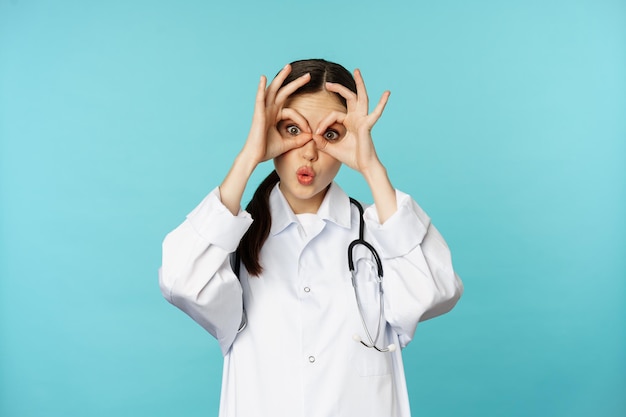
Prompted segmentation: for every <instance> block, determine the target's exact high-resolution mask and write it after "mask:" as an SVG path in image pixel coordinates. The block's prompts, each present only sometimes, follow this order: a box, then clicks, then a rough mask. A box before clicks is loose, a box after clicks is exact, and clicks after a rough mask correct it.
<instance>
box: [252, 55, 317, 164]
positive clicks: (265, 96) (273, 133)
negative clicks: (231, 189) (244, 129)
mask: <svg viewBox="0 0 626 417" xmlns="http://www.w3.org/2000/svg"><path fill="white" fill-rule="evenodd" d="M290 71H291V67H290V66H289V65H287V66H285V67H284V68H283V69H282V70H281V71H280V72H279V73H278V75H277V76H276V78H274V80H273V81H272V82H271V83H270V85H269V87H267V88H266V87H265V85H266V82H267V79H266V78H265V76H261V80H260V81H259V86H258V88H257V93H256V101H255V105H254V115H253V117H252V126H251V128H250V133H249V134H248V139H247V140H246V143H245V145H244V148H243V150H242V155H245V156H247V157H249V158H250V159H251V161H252V162H253V163H254V164H258V163H260V162H263V161H267V160H269V159H272V158H275V157H277V156H279V155H281V154H283V153H285V152H287V151H289V150H291V149H294V148H297V147H299V146H302V145H303V144H304V143H306V142H307V141H308V140H310V135H302V134H301V133H310V132H311V130H310V128H309V125H308V123H307V122H306V120H304V118H302V116H301V115H299V114H298V113H297V112H294V111H292V110H290V109H285V108H283V105H284V104H285V101H286V100H287V98H288V97H289V96H290V95H291V94H292V93H293V92H294V91H296V90H297V89H298V88H300V87H302V86H303V85H305V84H306V83H308V82H309V80H310V78H311V77H310V75H309V74H305V75H303V76H301V77H300V78H297V79H295V80H294V81H292V82H290V83H289V84H287V85H286V86H284V87H283V88H280V86H281V85H282V83H283V82H284V81H285V78H287V76H288V75H289V72H290ZM287 119H288V120H292V121H293V122H294V125H295V127H297V129H298V134H294V135H290V136H289V138H288V140H285V139H284V138H283V136H281V134H280V133H279V132H278V130H277V124H278V123H279V122H280V121H281V120H287Z"/></svg>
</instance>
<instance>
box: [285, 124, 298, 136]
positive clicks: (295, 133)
mask: <svg viewBox="0 0 626 417" xmlns="http://www.w3.org/2000/svg"><path fill="white" fill-rule="evenodd" d="M287 133H289V134H290V135H291V136H298V135H299V134H300V133H302V131H301V130H300V128H299V127H298V126H296V125H290V126H287Z"/></svg>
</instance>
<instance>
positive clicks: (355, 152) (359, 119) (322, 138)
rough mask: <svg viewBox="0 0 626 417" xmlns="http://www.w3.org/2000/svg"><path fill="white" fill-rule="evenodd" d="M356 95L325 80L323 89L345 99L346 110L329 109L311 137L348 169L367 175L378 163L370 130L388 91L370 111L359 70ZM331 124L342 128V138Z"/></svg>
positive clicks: (385, 101) (378, 115)
mask: <svg viewBox="0 0 626 417" xmlns="http://www.w3.org/2000/svg"><path fill="white" fill-rule="evenodd" d="M354 78H355V81H356V89H357V92H356V94H355V93H353V92H352V91H350V89H348V88H347V87H344V86H343V85H341V84H336V83H326V89H327V90H328V91H332V92H334V93H337V94H339V95H341V96H342V97H343V98H345V99H346V104H347V110H346V112H345V113H344V112H339V111H334V112H331V113H330V114H329V115H328V116H327V117H326V118H325V119H324V120H323V121H322V122H321V123H320V124H319V126H318V128H317V129H316V131H315V132H314V139H315V142H316V143H317V146H318V148H319V149H320V150H322V151H324V152H326V153H328V154H329V155H331V156H332V157H334V158H336V159H338V160H339V161H341V162H343V163H344V164H346V165H348V166H349V167H350V168H352V169H355V170H356V171H358V172H360V173H362V174H366V173H367V172H368V171H369V170H370V169H371V168H373V167H378V166H380V161H379V160H378V156H377V155H376V150H375V148H374V143H373V142H372V135H371V131H372V128H373V127H374V124H375V123H376V122H377V121H378V119H379V118H380V116H381V115H382V113H383V110H384V109H385V105H386V104H387V100H388V98H389V94H390V93H389V91H385V92H384V93H383V95H382V97H381V98H380V100H379V102H378V104H377V105H376V107H375V108H374V110H373V111H372V112H371V113H368V112H369V99H368V96H367V90H366V89H365V83H364V82H363V77H362V76H361V72H360V71H359V70H358V69H357V70H355V71H354ZM334 124H340V125H343V126H344V127H345V130H346V133H345V136H344V137H343V138H341V137H340V136H338V135H336V133H335V131H334V130H332V129H329V128H330V127H331V126H333V125H334Z"/></svg>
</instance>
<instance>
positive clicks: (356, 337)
mask: <svg viewBox="0 0 626 417" xmlns="http://www.w3.org/2000/svg"><path fill="white" fill-rule="evenodd" d="M352 340H354V341H355V342H361V336H359V335H358V334H356V333H355V334H353V335H352Z"/></svg>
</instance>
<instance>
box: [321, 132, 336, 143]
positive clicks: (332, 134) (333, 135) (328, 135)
mask: <svg viewBox="0 0 626 417" xmlns="http://www.w3.org/2000/svg"><path fill="white" fill-rule="evenodd" d="M324 139H326V140H327V141H329V142H334V141H336V140H338V139H339V133H338V132H336V131H334V130H327V131H326V133H324Z"/></svg>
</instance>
